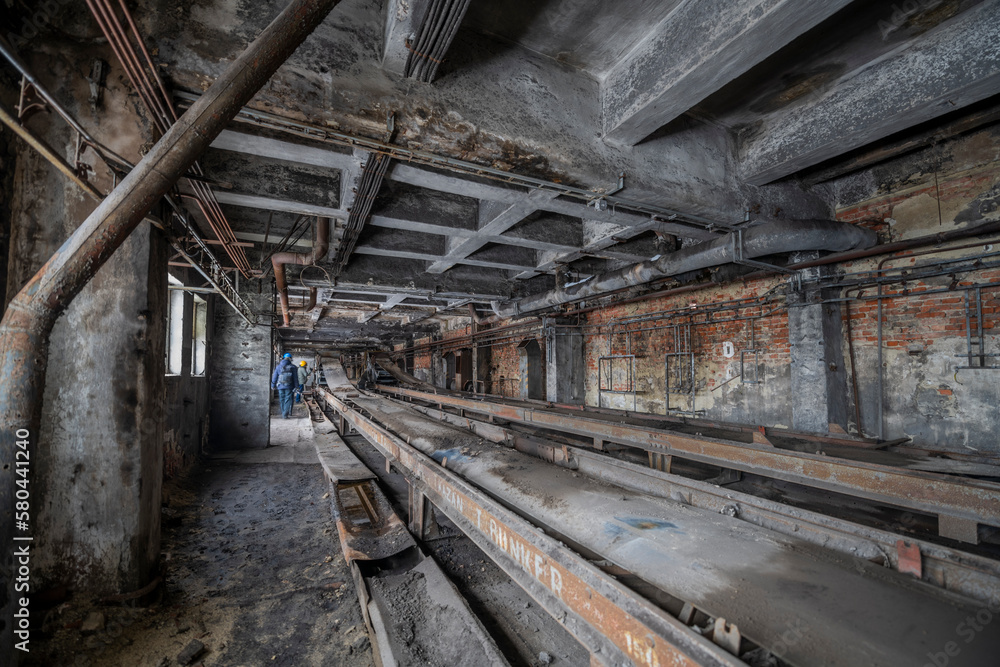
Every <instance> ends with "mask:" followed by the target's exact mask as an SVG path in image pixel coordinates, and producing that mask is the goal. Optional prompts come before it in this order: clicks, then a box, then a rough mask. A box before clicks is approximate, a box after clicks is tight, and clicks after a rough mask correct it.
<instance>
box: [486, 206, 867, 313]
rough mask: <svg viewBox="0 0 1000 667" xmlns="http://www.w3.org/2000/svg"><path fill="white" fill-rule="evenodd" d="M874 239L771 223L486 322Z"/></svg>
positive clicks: (842, 230)
mask: <svg viewBox="0 0 1000 667" xmlns="http://www.w3.org/2000/svg"><path fill="white" fill-rule="evenodd" d="M740 240H741V242H740ZM877 240H878V238H877V236H876V234H875V232H873V231H871V230H870V229H865V228H863V227H858V226H856V225H851V224H848V223H845V222H835V221H831V220H773V221H769V222H767V223H764V224H759V225H756V226H753V227H746V228H743V229H742V230H740V231H739V232H733V233H731V234H727V235H725V236H722V237H719V238H718V239H715V240H714V241H707V242H705V243H700V244H698V245H694V246H689V247H687V248H683V249H681V250H678V251H677V252H672V253H670V254H669V255H663V256H662V257H659V258H657V259H650V260H646V261H645V262H639V263H638V264H633V265H631V266H627V267H624V268H621V269H618V270H617V271H610V272H608V273H604V274H601V275H598V276H594V277H593V278H590V279H589V280H587V281H586V282H582V283H578V284H576V285H573V286H571V287H565V288H562V289H558V288H557V289H554V290H550V291H548V292H543V293H541V294H535V295H532V296H528V297H525V298H523V299H519V300H517V301H507V302H505V303H502V304H498V305H497V306H496V307H495V308H494V311H495V312H496V316H494V317H491V318H488V321H490V322H495V321H498V320H500V319H506V318H509V317H517V316H520V315H524V314H526V313H530V312H533V311H537V310H544V309H547V308H552V307H554V306H558V305H560V304H563V303H568V302H570V301H578V300H580V299H585V298H588V297H593V296H598V295H601V294H606V293H608V292H613V291H615V290H619V289H622V288H625V287H631V286H633V285H643V284H645V283H648V282H651V281H653V280H658V279H661V278H668V277H670V276H676V275H679V274H682V273H687V272H688V271H697V270H699V269H707V268H710V267H713V266H720V265H722V264H728V263H730V262H734V261H736V260H737V259H752V258H754V257H765V256H767V255H776V254H779V253H787V252H797V251H805V250H828V251H843V250H855V249H858V248H869V247H871V246H873V245H875V243H876V241H877Z"/></svg>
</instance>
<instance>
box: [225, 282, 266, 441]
mask: <svg viewBox="0 0 1000 667" xmlns="http://www.w3.org/2000/svg"><path fill="white" fill-rule="evenodd" d="M269 297H270V294H268V293H264V294H256V293H245V294H243V298H244V299H245V300H246V301H247V303H248V304H249V305H250V309H251V310H253V311H255V312H270V311H271V309H272V302H271V300H270V298H269ZM271 353H272V346H271V330H270V329H269V328H268V327H266V326H255V325H251V324H248V323H247V322H246V321H245V320H244V319H243V318H242V317H240V316H239V315H238V314H237V313H236V311H234V310H233V309H232V308H230V307H228V306H226V307H217V308H216V309H215V337H214V339H213V343H212V367H211V374H210V377H211V387H212V398H211V411H210V415H209V420H210V423H211V426H210V431H209V446H210V447H211V448H212V449H214V450H217V451H218V450H223V449H257V448H262V447H267V445H268V443H269V442H270V400H271V370H272V368H271Z"/></svg>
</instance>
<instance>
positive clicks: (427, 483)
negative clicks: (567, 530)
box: [321, 389, 743, 667]
mask: <svg viewBox="0 0 1000 667" xmlns="http://www.w3.org/2000/svg"><path fill="white" fill-rule="evenodd" d="M321 396H322V398H323V399H324V400H325V401H326V403H327V404H328V405H329V406H330V407H331V408H333V409H334V410H336V411H337V412H338V413H339V414H340V415H341V417H342V418H343V419H345V420H346V421H347V422H349V423H351V424H352V425H353V426H354V427H355V428H356V429H357V430H358V431H359V432H360V433H362V434H363V435H364V436H365V438H366V439H368V440H369V441H370V442H371V443H372V444H374V445H375V447H376V448H377V449H379V451H380V452H381V453H382V454H383V455H384V456H386V457H387V458H391V459H393V462H394V465H396V466H398V467H399V468H400V469H401V470H402V471H403V472H404V474H405V475H406V476H407V478H408V479H409V480H410V482H411V484H413V485H414V486H415V487H416V488H417V489H419V490H420V491H421V492H422V493H423V494H424V495H426V496H427V497H428V499H430V500H431V502H433V503H434V506H435V507H437V508H439V509H440V510H441V511H442V512H444V514H445V515H447V516H448V518H449V519H451V520H452V521H453V522H454V523H455V524H456V525H457V526H458V527H459V528H460V529H461V530H462V531H463V532H464V533H465V534H466V535H468V536H469V537H470V539H472V540H473V542H475V543H476V544H477V545H478V546H479V547H480V548H481V549H483V551H485V552H486V553H487V554H488V555H489V556H490V558H492V559H493V560H494V561H496V563H497V564H498V565H499V566H500V567H501V568H502V569H503V570H504V571H505V572H507V574H509V575H510V576H511V578H513V579H514V580H515V581H516V582H517V583H518V584H519V585H520V586H521V587H522V588H524V589H525V590H526V591H528V593H529V594H530V595H531V596H532V597H533V598H534V599H535V600H536V601H538V603H539V604H541V606H542V607H543V608H545V610H546V611H547V612H548V613H550V614H552V615H553V616H554V617H556V618H558V619H560V620H561V623H562V624H563V625H564V626H565V627H566V629H567V630H569V632H570V633H572V634H573V636H575V637H576V638H577V639H578V640H579V641H580V642H581V643H582V644H583V645H584V646H585V647H586V648H587V649H588V650H589V651H590V652H591V654H592V655H594V656H595V657H596V659H597V663H598V664H605V665H619V664H637V665H645V666H649V667H652V666H654V665H675V666H677V667H681V666H691V667H694V665H702V666H710V665H741V664H743V663H741V662H740V661H739V660H737V659H736V658H735V657H734V656H732V655H730V654H729V653H727V652H726V651H724V650H722V649H721V648H719V647H718V646H716V645H714V644H713V643H711V642H710V641H708V640H706V639H705V638H704V637H701V636H699V635H697V634H695V633H694V632H692V631H691V630H690V629H689V628H687V627H686V626H684V625H683V624H681V623H680V622H679V621H678V620H677V619H675V618H674V617H672V616H670V615H669V614H667V613H666V612H664V611H663V610H662V609H660V608H658V607H656V606H655V605H653V604H652V603H651V602H649V601H648V600H646V599H644V598H642V597H641V596H639V595H638V594H636V593H635V592H634V591H632V590H630V589H628V588H627V587H625V586H624V585H623V584H621V583H619V582H618V581H616V580H615V579H614V577H612V576H610V575H608V574H605V573H604V572H602V571H600V570H599V569H598V568H596V567H595V566H593V565H591V564H590V563H588V562H587V561H586V560H584V559H583V558H581V557H580V556H578V555H577V554H576V553H574V552H573V551H572V550H570V549H569V548H567V547H566V546H565V545H563V544H561V543H560V542H558V541H557V540H555V539H553V538H552V537H550V536H549V535H547V534H546V533H545V532H544V531H543V530H542V529H540V528H538V527H536V526H534V525H533V524H531V523H529V522H528V521H526V520H524V519H523V518H521V517H520V516H518V515H517V514H515V513H514V512H513V511H511V510H509V509H507V508H506V507H505V506H504V505H502V504H501V503H499V502H497V501H495V500H493V499H492V498H491V497H490V496H489V495H487V494H485V493H483V492H482V491H480V490H478V489H477V488H476V487H474V486H473V485H471V484H470V483H468V482H466V481H464V480H463V479H462V478H461V477H460V476H458V475H456V474H455V473H453V472H451V471H449V470H448V469H447V468H445V467H443V466H441V465H438V464H437V463H436V462H435V461H434V460H433V459H431V458H430V457H428V456H427V455H425V454H424V453H422V452H420V451H419V450H418V449H416V448H415V447H412V446H410V445H408V444H407V443H406V442H405V441H404V440H402V439H401V438H399V437H396V436H395V435H393V434H392V433H390V432H389V431H387V430H385V429H384V428H382V427H380V426H378V425H377V424H376V423H374V422H373V421H372V420H370V419H368V418H366V417H365V416H363V415H362V414H361V413H360V412H358V411H357V410H355V409H354V408H353V407H352V406H351V405H349V404H348V403H346V402H345V401H349V400H350V399H349V398H346V397H345V398H343V399H342V398H339V397H338V396H336V395H334V394H332V393H330V392H329V391H327V390H325V389H321Z"/></svg>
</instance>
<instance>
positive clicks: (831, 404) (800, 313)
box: [788, 292, 848, 433]
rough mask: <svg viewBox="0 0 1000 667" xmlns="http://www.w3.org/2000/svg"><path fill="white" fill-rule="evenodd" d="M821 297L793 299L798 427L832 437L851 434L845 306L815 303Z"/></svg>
mask: <svg viewBox="0 0 1000 667" xmlns="http://www.w3.org/2000/svg"><path fill="white" fill-rule="evenodd" d="M818 294H819V293H817V292H805V293H801V294H795V295H792V296H791V297H789V306H790V307H789V309H788V341H789V344H790V346H791V358H792V361H791V396H790V397H789V398H790V400H791V403H792V428H793V429H795V430H799V431H811V432H814V433H829V432H830V431H831V429H833V430H834V431H836V429H837V427H839V428H840V429H843V430H845V431H846V428H847V402H848V393H847V373H846V370H845V368H844V355H843V319H842V316H841V308H840V304H839V303H831V304H822V303H813V302H814V301H815V300H816V297H817V295H818ZM820 296H832V295H822V294H820ZM800 304H808V305H800Z"/></svg>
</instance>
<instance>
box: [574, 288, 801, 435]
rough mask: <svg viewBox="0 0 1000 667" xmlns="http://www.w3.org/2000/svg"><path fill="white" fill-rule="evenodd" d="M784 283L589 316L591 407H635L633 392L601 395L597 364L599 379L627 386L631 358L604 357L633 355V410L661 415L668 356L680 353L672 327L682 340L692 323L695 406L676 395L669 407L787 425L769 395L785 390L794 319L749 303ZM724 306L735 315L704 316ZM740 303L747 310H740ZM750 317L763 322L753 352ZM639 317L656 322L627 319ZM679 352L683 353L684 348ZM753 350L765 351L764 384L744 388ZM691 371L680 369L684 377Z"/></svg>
mask: <svg viewBox="0 0 1000 667" xmlns="http://www.w3.org/2000/svg"><path fill="white" fill-rule="evenodd" d="M779 282H780V279H773V278H767V279H760V280H754V281H748V282H746V283H744V282H737V283H732V284H729V285H725V286H719V287H713V288H706V289H705V290H702V291H698V292H695V293H687V294H679V295H675V296H664V297H660V298H656V299H650V300H646V301H641V302H638V303H630V304H621V305H616V306H611V307H608V308H602V309H600V310H597V311H593V312H591V313H589V314H587V316H586V325H587V326H586V329H585V331H586V334H587V336H586V338H585V344H584V352H585V356H586V363H587V370H588V372H587V382H586V401H587V404H588V405H598V404H601V405H603V406H605V407H615V408H621V409H628V410H631V409H632V406H633V397H632V396H631V394H614V393H604V392H599V391H598V380H599V369H598V364H599V363H602V364H603V369H601V371H600V380H601V381H602V382H603V386H604V387H605V388H612V389H615V390H627V389H628V388H629V386H628V370H627V369H628V365H629V364H630V363H632V362H630V361H629V360H627V359H617V360H613V361H609V360H607V359H605V360H604V361H603V362H602V361H600V358H601V357H605V356H607V355H621V354H626V353H627V352H631V353H632V354H633V355H635V361H634V364H635V373H634V387H635V389H636V395H635V409H637V410H639V411H641V412H649V413H658V414H663V413H664V412H665V411H666V407H667V406H666V398H667V396H666V370H667V369H666V364H665V361H666V359H665V355H666V354H668V353H672V352H676V351H678V348H676V347H675V340H676V338H675V330H674V329H673V328H672V327H674V326H676V325H682V326H681V328H680V329H678V330H677V331H676V335H677V336H683V335H684V327H683V325H684V324H686V323H690V325H691V326H690V332H691V338H692V344H691V349H692V351H693V352H694V371H695V373H694V390H695V391H694V405H693V406H692V405H691V403H690V397H689V395H688V394H687V392H671V394H670V396H669V398H670V407H671V409H681V410H692V409H694V410H696V411H704V413H705V416H706V417H710V418H716V419H728V420H732V421H747V422H753V423H757V422H760V421H762V420H765V418H769V419H771V420H772V421H777V422H785V423H787V421H788V419H789V418H788V417H787V415H786V414H785V413H786V410H785V409H784V408H783V407H781V406H779V403H778V401H774V400H769V396H770V394H773V393H778V392H780V391H783V390H785V391H787V386H786V385H787V367H788V364H789V343H788V316H787V313H786V312H784V311H783V310H779V311H778V312H776V313H772V314H766V313H768V311H769V310H770V309H771V306H768V305H766V304H763V305H762V304H759V303H758V304H756V305H748V304H749V303H750V302H753V301H754V300H758V299H760V298H761V297H762V296H763V295H765V294H766V293H767V292H768V291H769V290H771V289H772V288H773V287H774V286H775V285H776V284H778V283H779ZM724 302H725V303H728V304H730V307H731V308H732V309H729V310H725V311H720V312H718V313H714V314H712V315H711V316H709V315H707V314H706V312H705V311H706V309H709V308H714V307H718V304H720V303H724ZM737 302H738V303H740V304H741V305H742V307H739V308H736V307H735V306H736V305H737ZM692 306H693V307H692ZM656 313H663V314H662V315H657V314H656ZM750 316H757V319H756V321H755V322H754V324H753V327H754V334H753V336H752V338H753V340H754V341H755V348H752V347H751V345H752V343H751V332H750V327H751V323H750V321H748V320H747V319H746V318H748V317H750ZM640 317H642V318H644V319H645V318H646V317H648V318H650V319H649V320H648V321H643V322H636V321H632V322H630V321H629V320H635V319H636V318H640ZM709 317H711V319H709ZM654 318H655V319H654ZM726 320H728V321H726ZM725 342H730V343H732V344H733V353H734V354H733V356H732V357H730V358H726V357H725V356H724V351H723V343H725ZM680 349H683V343H682V347H681V348H680ZM750 349H757V350H759V353H758V354H759V356H758V368H759V372H760V373H759V377H760V379H761V380H762V384H759V385H751V384H743V382H742V381H741V379H739V376H740V356H741V354H740V353H741V352H742V351H744V350H750ZM752 359H753V356H752V355H751V354H749V353H748V357H747V366H748V367H749V366H751V365H752ZM670 363H671V364H672V365H674V364H677V363H678V360H677V359H676V358H671V360H670ZM612 364H613V365H614V367H615V368H614V369H613V370H614V372H613V373H612V374H611V377H610V379H609V377H608V371H609V370H612V369H611V365H612ZM673 367H674V368H676V367H677V366H673ZM688 368H689V367H683V369H682V370H683V371H684V375H685V377H686V376H687V373H686V371H687V369H688ZM672 375H673V374H672ZM747 376H748V378H749V377H752V370H751V369H750V368H748V369H747ZM734 378H735V379H734ZM726 380H731V381H730V382H726ZM723 385H724V386H723ZM713 390H714V391H713Z"/></svg>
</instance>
